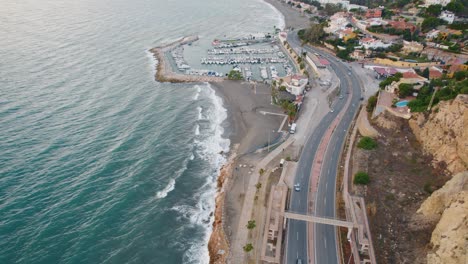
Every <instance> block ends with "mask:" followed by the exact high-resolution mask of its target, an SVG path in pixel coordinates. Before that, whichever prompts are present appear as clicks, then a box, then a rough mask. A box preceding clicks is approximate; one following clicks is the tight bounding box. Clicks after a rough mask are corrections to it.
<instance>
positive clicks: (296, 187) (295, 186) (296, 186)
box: [294, 183, 301, 192]
mask: <svg viewBox="0 0 468 264" xmlns="http://www.w3.org/2000/svg"><path fill="white" fill-rule="evenodd" d="M294 190H295V191H296V192H299V191H301V185H300V184H299V183H296V184H294Z"/></svg>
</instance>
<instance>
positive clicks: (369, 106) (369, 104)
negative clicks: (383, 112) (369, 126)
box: [366, 95, 377, 113]
mask: <svg viewBox="0 0 468 264" xmlns="http://www.w3.org/2000/svg"><path fill="white" fill-rule="evenodd" d="M376 105H377V96H375V95H373V96H371V97H369V100H367V106H366V110H367V112H369V113H370V112H372V111H373V110H374V107H375V106H376Z"/></svg>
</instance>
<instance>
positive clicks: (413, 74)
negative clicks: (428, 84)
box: [403, 72, 421, 79]
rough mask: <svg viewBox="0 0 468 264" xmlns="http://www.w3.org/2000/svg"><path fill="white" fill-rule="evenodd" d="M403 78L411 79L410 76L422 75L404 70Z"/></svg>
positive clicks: (417, 76)
mask: <svg viewBox="0 0 468 264" xmlns="http://www.w3.org/2000/svg"><path fill="white" fill-rule="evenodd" d="M403 78H407V79H410V78H421V76H419V75H418V74H417V73H415V72H404V73H403Z"/></svg>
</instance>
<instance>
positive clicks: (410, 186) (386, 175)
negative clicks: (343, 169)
mask: <svg viewBox="0 0 468 264" xmlns="http://www.w3.org/2000/svg"><path fill="white" fill-rule="evenodd" d="M387 118H389V120H386V122H382V120H379V122H375V123H373V125H374V126H375V128H377V130H378V131H379V133H380V134H381V136H380V137H379V138H378V139H377V142H378V147H377V149H375V150H371V151H366V150H361V149H358V148H354V149H353V161H352V162H353V163H352V164H353V173H356V172H357V171H366V172H368V174H369V175H370V178H371V182H370V183H369V184H368V185H367V186H355V185H353V186H352V192H354V193H355V194H358V195H363V196H364V197H365V200H366V204H367V212H368V215H369V221H370V223H369V224H370V228H371V233H372V240H373V243H374V248H375V253H376V254H375V255H376V257H377V262H378V263H426V254H427V245H428V244H429V241H430V237H431V233H432V229H433V227H432V226H425V227H424V228H418V229H417V230H416V229H415V228H411V226H412V225H411V223H410V221H411V218H412V216H413V215H414V214H415V213H416V211H417V209H418V208H419V206H420V205H421V203H422V202H423V201H424V200H425V199H426V198H427V197H428V196H429V195H430V193H431V192H432V191H434V190H435V189H437V188H440V187H441V186H442V185H443V184H444V183H445V182H446V181H447V180H448V178H446V177H445V176H443V175H444V169H443V168H437V169H434V168H433V167H432V166H431V161H432V157H430V156H426V155H424V154H423V153H422V148H421V146H420V144H419V143H418V142H417V140H416V138H415V136H414V135H413V133H412V132H411V129H410V128H409V125H408V121H407V120H404V119H401V118H396V117H387ZM383 123H385V124H388V123H391V124H392V126H391V128H386V127H388V126H384V127H382V126H379V124H383ZM357 140H359V138H357Z"/></svg>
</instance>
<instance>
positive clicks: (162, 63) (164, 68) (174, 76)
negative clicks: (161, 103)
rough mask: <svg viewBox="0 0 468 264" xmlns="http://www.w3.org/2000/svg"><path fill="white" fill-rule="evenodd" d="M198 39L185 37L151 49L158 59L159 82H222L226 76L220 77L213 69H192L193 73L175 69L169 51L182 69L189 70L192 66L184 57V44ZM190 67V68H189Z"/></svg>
mask: <svg viewBox="0 0 468 264" xmlns="http://www.w3.org/2000/svg"><path fill="white" fill-rule="evenodd" d="M197 40H198V36H190V37H184V38H182V39H180V40H177V41H174V42H172V43H169V44H167V45H164V46H160V47H155V48H152V49H150V50H149V51H150V52H151V53H152V54H153V56H154V58H155V59H156V60H157V66H156V75H155V79H156V80H157V81H159V82H221V81H222V80H224V78H222V77H219V76H217V75H219V74H217V73H215V72H212V71H208V70H207V71H201V70H199V71H197V70H192V71H191V72H190V73H191V74H183V73H176V72H174V71H173V69H172V67H171V64H170V62H169V61H168V58H167V57H166V55H167V53H171V55H172V56H173V58H174V60H175V61H176V65H177V67H178V68H179V70H180V69H182V70H184V69H185V70H189V69H190V66H189V65H188V64H187V63H185V59H184V58H183V55H182V54H183V47H182V46H183V45H188V44H190V43H193V42H194V41H197ZM187 67H188V68H187Z"/></svg>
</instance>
